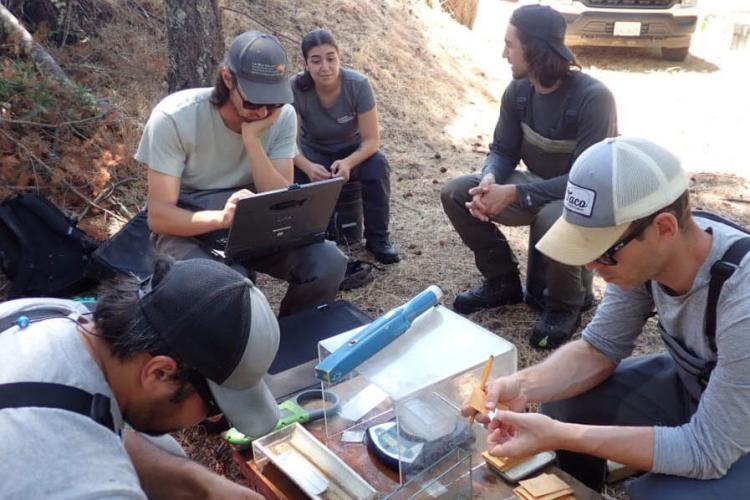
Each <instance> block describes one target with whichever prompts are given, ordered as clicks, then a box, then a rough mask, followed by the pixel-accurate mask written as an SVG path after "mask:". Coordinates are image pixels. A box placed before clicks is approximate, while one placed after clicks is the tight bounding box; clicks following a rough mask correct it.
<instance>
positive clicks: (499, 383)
mask: <svg viewBox="0 0 750 500" xmlns="http://www.w3.org/2000/svg"><path fill="white" fill-rule="evenodd" d="M485 389H486V391H487V412H485V413H477V411H476V410H475V409H474V408H472V407H471V406H469V405H468V404H467V405H464V406H463V408H461V414H462V415H463V416H464V417H471V416H472V415H474V416H475V418H476V420H477V422H479V423H481V424H483V425H487V424H489V423H490V418H489V416H488V415H487V413H489V412H491V411H492V410H494V409H495V408H497V405H498V403H502V404H504V405H506V406H507V407H508V408H510V409H511V410H513V411H520V412H523V411H526V403H527V400H526V397H525V396H524V395H523V393H522V391H521V383H520V381H519V380H518V378H517V377H516V376H514V375H509V376H507V377H498V378H496V379H495V380H493V381H491V382H490V383H489V384H487V387H486V388H485Z"/></svg>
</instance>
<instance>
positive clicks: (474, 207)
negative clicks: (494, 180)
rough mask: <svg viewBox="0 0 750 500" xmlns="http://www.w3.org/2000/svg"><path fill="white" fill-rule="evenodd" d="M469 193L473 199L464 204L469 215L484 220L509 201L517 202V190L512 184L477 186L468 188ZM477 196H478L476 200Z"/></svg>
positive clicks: (508, 203) (503, 207)
mask: <svg viewBox="0 0 750 500" xmlns="http://www.w3.org/2000/svg"><path fill="white" fill-rule="evenodd" d="M469 194H471V195H472V196H474V199H472V201H471V202H469V203H467V204H466V208H468V209H469V212H470V213H471V215H473V216H474V217H476V218H477V219H479V220H481V221H484V222H487V221H489V220H490V217H492V216H493V215H496V214H499V213H500V212H502V211H503V210H504V209H505V208H506V207H507V206H508V205H510V204H511V203H516V202H518V192H517V191H516V186H515V185H513V184H492V185H491V186H487V187H482V186H477V187H475V188H471V189H469ZM477 197H479V199H478V200H477V199H476V198H477Z"/></svg>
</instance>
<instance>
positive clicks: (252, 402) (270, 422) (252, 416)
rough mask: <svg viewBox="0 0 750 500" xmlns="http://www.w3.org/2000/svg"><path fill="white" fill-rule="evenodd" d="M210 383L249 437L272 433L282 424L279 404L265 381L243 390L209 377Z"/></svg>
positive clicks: (223, 407) (236, 424)
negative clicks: (232, 387) (223, 384)
mask: <svg viewBox="0 0 750 500" xmlns="http://www.w3.org/2000/svg"><path fill="white" fill-rule="evenodd" d="M207 382H208V386H209V387H210V388H211V393H212V394H213V396H214V399H215V400H216V403H217V404H218V405H219V408H221V411H222V412H224V416H225V417H227V420H229V422H231V424H232V425H233V426H234V427H236V428H237V430H239V431H240V432H241V433H243V434H245V435H246V436H251V437H253V438H256V437H260V436H263V435H264V434H268V433H269V432H270V431H272V430H273V428H274V427H275V426H276V424H277V423H278V421H279V418H280V417H281V415H280V413H279V406H278V405H277V404H276V400H275V399H274V398H273V395H272V394H271V391H270V390H269V389H268V386H266V383H265V382H262V381H261V382H258V385H256V386H255V387H252V388H250V389H243V390H235V389H228V388H226V387H222V386H220V385H218V384H216V383H215V382H213V381H211V380H208V379H207Z"/></svg>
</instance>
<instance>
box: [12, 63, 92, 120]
mask: <svg viewBox="0 0 750 500" xmlns="http://www.w3.org/2000/svg"><path fill="white" fill-rule="evenodd" d="M0 104H2V105H3V107H5V108H7V109H8V110H9V111H10V113H11V114H12V115H13V116H15V117H17V118H22V117H24V116H27V115H28V116H36V117H39V116H45V117H46V118H48V119H50V120H55V119H57V120H66V119H78V118H81V117H86V116H91V115H92V114H95V113H96V109H97V101H96V99H95V98H94V97H93V96H92V95H91V93H90V92H89V90H88V89H87V88H86V87H84V86H83V85H76V86H75V88H73V89H72V90H71V89H68V88H66V87H65V86H63V85H60V84H59V83H58V82H57V81H56V80H54V79H51V78H48V77H46V76H44V75H42V74H40V73H39V72H38V71H37V70H36V68H35V67H34V64H33V63H31V62H27V61H11V60H6V61H5V64H4V65H3V69H2V71H0Z"/></svg>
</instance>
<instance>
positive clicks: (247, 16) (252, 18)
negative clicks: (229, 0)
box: [219, 5, 301, 45]
mask: <svg viewBox="0 0 750 500" xmlns="http://www.w3.org/2000/svg"><path fill="white" fill-rule="evenodd" d="M219 8H220V9H221V10H226V11H229V12H234V13H235V14H239V15H241V16H245V17H246V18H248V19H250V20H251V21H253V22H254V23H255V24H257V25H259V26H261V27H263V28H265V29H266V30H268V31H272V32H273V33H275V34H277V35H278V36H280V37H281V38H286V39H287V40H289V41H290V42H292V43H295V44H297V45H299V44H300V43H301V40H295V39H294V38H292V37H291V36H289V35H287V34H285V33H282V32H280V31H276V30H275V29H272V28H270V27H268V26H266V25H265V24H263V23H262V22H260V21H259V20H258V19H256V18H255V17H253V16H251V15H250V14H248V13H247V12H242V11H239V10H235V9H233V8H231V7H225V6H224V5H222V6H221V7H219Z"/></svg>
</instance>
